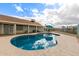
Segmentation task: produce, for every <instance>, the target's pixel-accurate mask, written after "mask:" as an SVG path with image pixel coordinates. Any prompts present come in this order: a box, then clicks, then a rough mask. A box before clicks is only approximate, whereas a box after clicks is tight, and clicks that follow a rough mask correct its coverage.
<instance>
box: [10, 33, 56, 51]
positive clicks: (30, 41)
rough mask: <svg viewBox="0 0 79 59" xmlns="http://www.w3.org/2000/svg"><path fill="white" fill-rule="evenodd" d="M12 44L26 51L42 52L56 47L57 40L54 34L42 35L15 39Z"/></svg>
mask: <svg viewBox="0 0 79 59" xmlns="http://www.w3.org/2000/svg"><path fill="white" fill-rule="evenodd" d="M11 44H12V45H14V46H16V47H18V48H21V49H24V50H40V49H46V48H49V47H53V46H55V45H56V44H57V40H56V37H55V35H53V34H52V33H41V34H35V35H22V36H17V37H14V38H12V39H11Z"/></svg>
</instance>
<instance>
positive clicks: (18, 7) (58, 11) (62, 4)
mask: <svg viewBox="0 0 79 59" xmlns="http://www.w3.org/2000/svg"><path fill="white" fill-rule="evenodd" d="M0 14H3V15H9V16H14V17H18V18H25V19H35V21H36V22H39V23H40V24H42V25H45V24H51V25H56V26H59V25H69V24H79V3H78V0H64V1H63V0H50V1H49V0H47V1H46V2H43V3H0Z"/></svg>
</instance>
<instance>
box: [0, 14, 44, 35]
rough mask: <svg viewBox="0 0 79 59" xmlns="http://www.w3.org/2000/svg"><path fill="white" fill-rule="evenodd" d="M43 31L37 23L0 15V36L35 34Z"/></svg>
mask: <svg viewBox="0 0 79 59" xmlns="http://www.w3.org/2000/svg"><path fill="white" fill-rule="evenodd" d="M43 30H44V29H43V26H42V25H41V24H39V23H37V22H32V21H29V20H26V19H20V18H16V17H12V16H6V15H0V35H1V34H21V33H22V34H24V33H34V32H35V33H36V32H42V31H43Z"/></svg>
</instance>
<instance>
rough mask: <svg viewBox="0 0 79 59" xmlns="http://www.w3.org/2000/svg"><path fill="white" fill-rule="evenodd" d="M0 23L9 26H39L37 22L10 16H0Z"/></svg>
mask: <svg viewBox="0 0 79 59" xmlns="http://www.w3.org/2000/svg"><path fill="white" fill-rule="evenodd" d="M0 23H10V24H22V25H32V26H41V24H39V23H37V22H31V21H29V20H27V19H20V18H16V17H12V16H6V15H0Z"/></svg>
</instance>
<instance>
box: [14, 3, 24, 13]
mask: <svg viewBox="0 0 79 59" xmlns="http://www.w3.org/2000/svg"><path fill="white" fill-rule="evenodd" d="M14 6H15V8H16V10H17V11H18V12H23V11H24V10H23V9H22V7H21V6H18V5H16V4H15V5H14Z"/></svg>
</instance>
